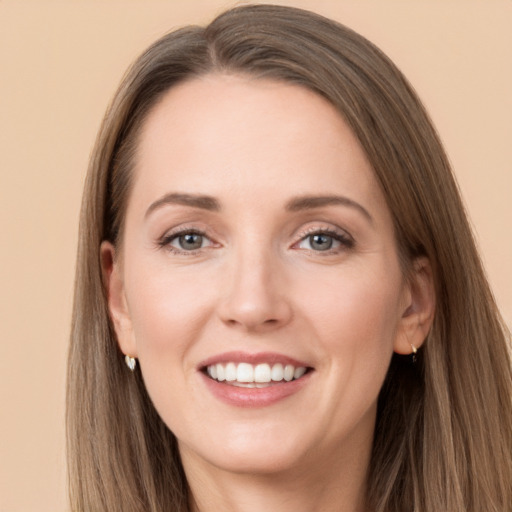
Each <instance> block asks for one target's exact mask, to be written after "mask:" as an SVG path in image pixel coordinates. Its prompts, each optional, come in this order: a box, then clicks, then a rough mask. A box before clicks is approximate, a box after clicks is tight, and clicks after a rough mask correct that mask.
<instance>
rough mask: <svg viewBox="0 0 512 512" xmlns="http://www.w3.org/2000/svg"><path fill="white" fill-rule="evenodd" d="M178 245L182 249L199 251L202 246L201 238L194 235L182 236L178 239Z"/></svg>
mask: <svg viewBox="0 0 512 512" xmlns="http://www.w3.org/2000/svg"><path fill="white" fill-rule="evenodd" d="M179 241H180V245H181V247H182V248H183V249H188V250H191V249H200V248H201V246H202V245H203V237H202V236H201V235H196V234H194V233H189V234H187V235H182V236H180V238H179Z"/></svg>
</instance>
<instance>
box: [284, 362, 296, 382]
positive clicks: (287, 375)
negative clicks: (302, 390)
mask: <svg viewBox="0 0 512 512" xmlns="http://www.w3.org/2000/svg"><path fill="white" fill-rule="evenodd" d="M294 373H295V367H294V366H292V365H291V364H287V365H286V366H285V367H284V380H286V381H287V382H290V381H291V380H292V379H293V374H294Z"/></svg>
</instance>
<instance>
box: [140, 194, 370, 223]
mask: <svg viewBox="0 0 512 512" xmlns="http://www.w3.org/2000/svg"><path fill="white" fill-rule="evenodd" d="M169 204H170V205H172V204H178V205H182V206H190V207H192V208H200V209H202V210H208V211H214V212H218V211H220V210H221V206H220V203H219V201H217V199H215V198H214V197H211V196H205V195H196V194H180V193H177V192H171V193H169V194H165V195H164V196H162V197H161V198H160V199H157V200H156V201H155V202H153V203H151V205H150V206H149V208H148V209H147V210H146V213H145V215H144V217H145V218H146V217H148V216H149V215H150V214H151V213H152V212H153V211H155V210H157V209H158V208H161V207H162V206H165V205H169ZM324 206H348V207H351V208H355V209H356V210H358V211H359V212H360V213H362V214H363V215H364V217H366V219H367V220H368V221H369V222H370V223H373V217H372V216H371V215H370V213H369V212H368V210H367V209H366V208H365V207H364V206H362V205H360V204H359V203H358V202H356V201H354V200H353V199H349V198H348V197H345V196H337V195H329V196H299V197H294V198H292V199H290V200H289V201H288V202H287V203H286V206H285V209H286V210H287V211H289V212H298V211H302V210H313V209H315V208H322V207H324Z"/></svg>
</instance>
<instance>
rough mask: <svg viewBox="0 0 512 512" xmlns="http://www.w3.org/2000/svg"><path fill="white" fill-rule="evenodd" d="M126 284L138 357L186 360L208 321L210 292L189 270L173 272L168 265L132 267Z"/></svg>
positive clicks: (148, 264)
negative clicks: (184, 358)
mask: <svg viewBox="0 0 512 512" xmlns="http://www.w3.org/2000/svg"><path fill="white" fill-rule="evenodd" d="M139 268H143V270H140V271H139V270H138V269H139ZM127 283H129V284H127V296H128V297H129V301H128V306H129V311H130V317H131V319H132V324H133V330H134V335H135V339H136V343H137V349H138V351H139V357H140V358H141V359H144V358H148V357H147V356H150V357H151V358H153V357H156V358H162V357H163V358H173V359H177V358H179V357H183V355H184V353H185V352H186V350H187V348H188V347H189V345H190V343H191V342H192V340H194V339H196V338H197V337H198V334H199V333H200V331H201V330H202V329H203V328H204V325H205V323H206V322H207V320H208V318H209V314H210V311H211V302H212V301H211V297H210V294H211V291H210V290H208V289H207V288H206V289H205V286H204V284H203V281H202V280H201V279H199V278H195V279H194V276H193V275H192V276H191V274H190V271H187V272H180V271H176V270H174V271H173V272H170V271H169V268H168V266H166V265H165V262H164V264H156V265H155V264H150V263H147V264H146V265H141V266H140V265H133V268H132V272H129V271H128V272H127ZM130 292H131V293H130ZM148 362H149V361H148Z"/></svg>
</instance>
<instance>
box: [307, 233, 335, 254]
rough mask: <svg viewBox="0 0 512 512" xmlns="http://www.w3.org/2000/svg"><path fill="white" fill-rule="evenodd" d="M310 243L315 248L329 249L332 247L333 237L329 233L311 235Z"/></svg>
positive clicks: (320, 249)
mask: <svg viewBox="0 0 512 512" xmlns="http://www.w3.org/2000/svg"><path fill="white" fill-rule="evenodd" d="M310 244H311V247H312V248H313V249H317V250H319V251H327V250H329V249H330V248H331V247H332V237H331V236H327V235H311V237H310Z"/></svg>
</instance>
